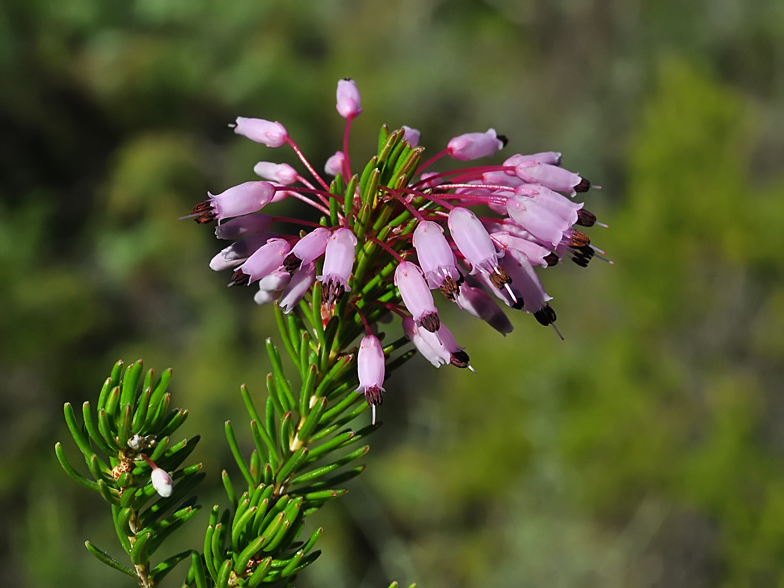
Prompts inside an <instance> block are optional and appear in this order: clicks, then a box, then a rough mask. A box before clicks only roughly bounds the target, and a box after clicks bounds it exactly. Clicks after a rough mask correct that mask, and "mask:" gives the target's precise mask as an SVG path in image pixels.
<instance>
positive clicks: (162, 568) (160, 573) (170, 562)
mask: <svg viewBox="0 0 784 588" xmlns="http://www.w3.org/2000/svg"><path fill="white" fill-rule="evenodd" d="M192 553H193V550H192V549H189V550H188V551H183V552H181V553H178V554H177V555H173V556H171V557H170V558H168V559H165V560H164V561H162V562H161V563H159V564H158V565H157V566H155V567H154V568H153V569H152V571H151V572H150V578H151V579H152V581H153V582H154V583H155V584H157V583H158V582H160V581H161V580H163V579H164V578H165V577H166V575H167V574H168V573H169V572H171V571H172V570H173V569H174V568H175V566H176V565H177V564H178V563H180V562H181V561H182V560H184V559H186V558H188V557H190V556H191V554H192ZM203 574H204V570H203V569H202V575H203Z"/></svg>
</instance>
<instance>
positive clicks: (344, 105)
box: [337, 78, 362, 118]
mask: <svg viewBox="0 0 784 588" xmlns="http://www.w3.org/2000/svg"><path fill="white" fill-rule="evenodd" d="M337 99H338V102H337V109H338V113H340V116H342V117H343V118H354V117H355V116H357V115H359V114H361V113H362V108H361V107H360V105H359V103H360V102H361V98H360V96H359V90H358V89H357V83H356V82H355V81H354V80H352V79H351V78H344V79H342V80H339V81H338V91H337Z"/></svg>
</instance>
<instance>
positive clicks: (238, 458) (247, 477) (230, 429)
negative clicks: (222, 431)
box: [226, 421, 254, 486]
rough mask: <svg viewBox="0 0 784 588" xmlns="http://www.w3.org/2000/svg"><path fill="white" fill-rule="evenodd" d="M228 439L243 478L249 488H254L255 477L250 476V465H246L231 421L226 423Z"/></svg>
mask: <svg viewBox="0 0 784 588" xmlns="http://www.w3.org/2000/svg"><path fill="white" fill-rule="evenodd" d="M226 439H227V440H228V442H229V448H230V449H231V454H232V455H233V456H234V461H236V462H237V467H239V468H240V472H241V473H242V476H243V477H244V478H245V481H246V482H247V483H248V486H253V485H254V484H253V476H251V475H250V470H249V469H248V464H246V463H245V459H244V458H243V457H242V452H241V451H240V446H239V444H238V443H237V436H236V435H235V434H234V427H232V426H231V421H226Z"/></svg>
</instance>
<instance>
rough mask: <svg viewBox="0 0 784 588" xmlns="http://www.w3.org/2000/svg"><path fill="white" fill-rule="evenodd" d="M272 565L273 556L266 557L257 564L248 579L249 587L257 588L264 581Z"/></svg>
mask: <svg viewBox="0 0 784 588" xmlns="http://www.w3.org/2000/svg"><path fill="white" fill-rule="evenodd" d="M271 566H272V558H271V557H266V558H264V559H263V560H261V561H260V562H259V563H258V564H257V565H256V569H255V570H253V573H252V574H251V576H250V578H249V579H248V587H249V588H256V587H257V586H258V585H259V584H261V583H262V582H263V581H264V577H265V576H266V575H267V572H268V571H269V569H270V567H271Z"/></svg>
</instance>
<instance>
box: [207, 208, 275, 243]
mask: <svg viewBox="0 0 784 588" xmlns="http://www.w3.org/2000/svg"><path fill="white" fill-rule="evenodd" d="M271 226H272V217H271V216H270V215H268V214H264V213H263V212H259V213H256V214H248V215H246V216H240V217H237V218H233V219H231V220H229V221H226V222H225V223H221V224H219V225H215V236H216V237H217V238H218V239H241V238H242V237H247V236H249V235H254V234H256V233H263V232H264V231H266V230H267V229H269V228H270V227H271Z"/></svg>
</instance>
